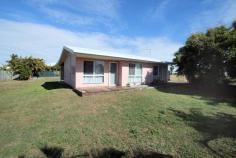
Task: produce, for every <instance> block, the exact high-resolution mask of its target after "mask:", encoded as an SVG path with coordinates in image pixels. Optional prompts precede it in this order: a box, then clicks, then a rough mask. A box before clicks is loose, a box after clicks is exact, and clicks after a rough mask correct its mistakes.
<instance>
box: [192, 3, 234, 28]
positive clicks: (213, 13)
mask: <svg viewBox="0 0 236 158" xmlns="http://www.w3.org/2000/svg"><path fill="white" fill-rule="evenodd" d="M201 5H202V6H203V8H204V9H203V11H199V14H196V15H195V16H193V18H192V19H191V21H192V22H191V32H196V31H204V30H205V29H207V28H209V27H215V26H219V25H231V23H232V22H233V20H235V19H236V1H235V0H224V1H222V0H206V1H203V2H202V3H201ZM209 6H210V7H209Z"/></svg>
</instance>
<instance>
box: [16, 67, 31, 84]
mask: <svg viewBox="0 0 236 158" xmlns="http://www.w3.org/2000/svg"><path fill="white" fill-rule="evenodd" d="M18 72H19V74H20V76H19V79H20V80H28V79H30V78H31V76H32V71H31V69H30V68H29V66H27V65H21V66H20V68H19V71H18Z"/></svg>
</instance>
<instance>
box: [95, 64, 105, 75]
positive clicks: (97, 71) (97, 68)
mask: <svg viewBox="0 0 236 158" xmlns="http://www.w3.org/2000/svg"><path fill="white" fill-rule="evenodd" d="M95 74H104V62H102V61H95Z"/></svg>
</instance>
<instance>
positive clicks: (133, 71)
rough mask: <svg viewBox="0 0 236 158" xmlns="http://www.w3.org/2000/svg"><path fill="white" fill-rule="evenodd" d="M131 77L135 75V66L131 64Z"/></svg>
mask: <svg viewBox="0 0 236 158" xmlns="http://www.w3.org/2000/svg"><path fill="white" fill-rule="evenodd" d="M129 75H135V64H129Z"/></svg>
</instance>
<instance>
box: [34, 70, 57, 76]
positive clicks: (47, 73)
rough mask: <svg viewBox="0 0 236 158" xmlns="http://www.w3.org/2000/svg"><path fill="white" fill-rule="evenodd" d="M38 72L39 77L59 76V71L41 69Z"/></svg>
mask: <svg viewBox="0 0 236 158" xmlns="http://www.w3.org/2000/svg"><path fill="white" fill-rule="evenodd" d="M38 74H39V77H57V76H60V71H42V72H39V73H38Z"/></svg>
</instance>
